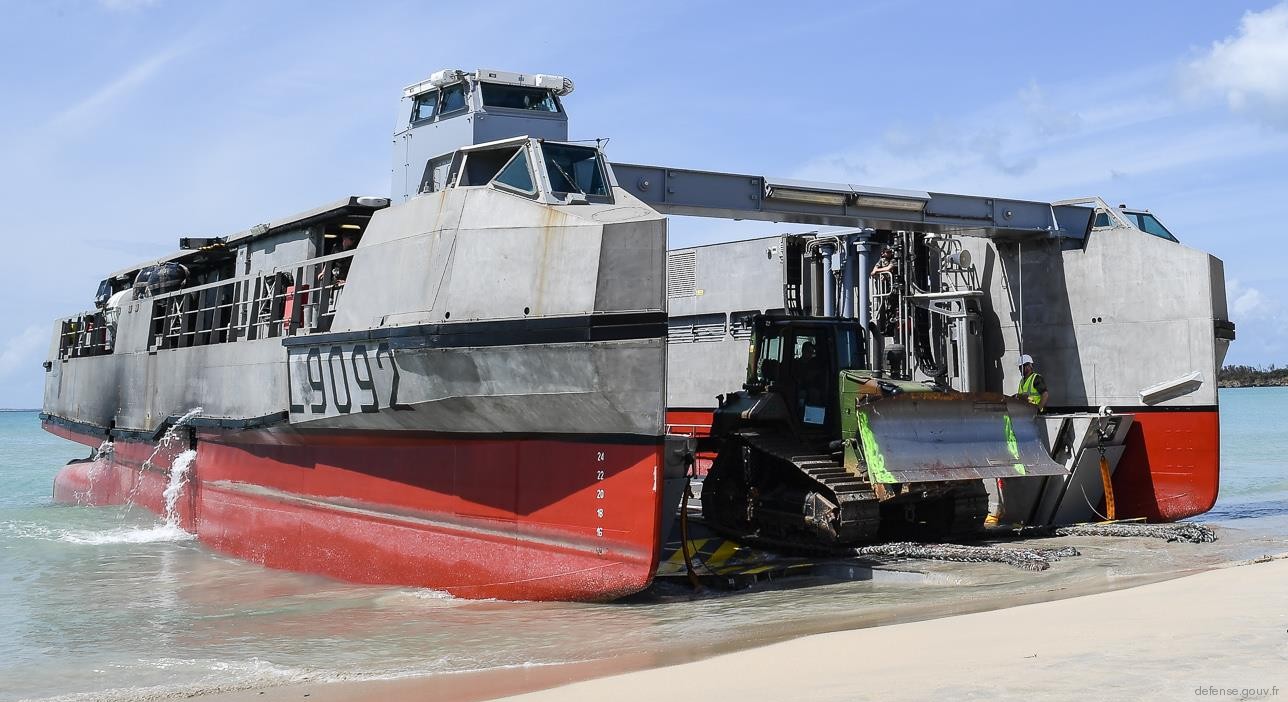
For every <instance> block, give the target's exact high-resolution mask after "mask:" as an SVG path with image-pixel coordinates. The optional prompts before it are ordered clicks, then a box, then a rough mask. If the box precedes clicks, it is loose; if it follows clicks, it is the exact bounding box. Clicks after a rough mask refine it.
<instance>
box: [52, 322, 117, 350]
mask: <svg viewBox="0 0 1288 702" xmlns="http://www.w3.org/2000/svg"><path fill="white" fill-rule="evenodd" d="M111 352H112V335H111V331H110V328H109V325H108V324H107V323H106V322H105V321H104V318H103V313H102V312H85V313H84V314H80V315H77V316H75V317H68V318H67V319H64V320H62V321H61V322H60V323H59V332H58V358H59V359H67V358H83V357H86V356H102V355H104V354H109V353H111Z"/></svg>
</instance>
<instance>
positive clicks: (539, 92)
mask: <svg viewBox="0 0 1288 702" xmlns="http://www.w3.org/2000/svg"><path fill="white" fill-rule="evenodd" d="M481 87H482V90H483V106H484V107H504V108H506V109H510V110H532V111H534V112H558V111H559V105H558V104H557V103H555V96H554V95H553V94H551V92H550V91H549V90H546V89H545V88H531V87H528V86H524V85H497V84H495V83H483V84H482V85H481Z"/></svg>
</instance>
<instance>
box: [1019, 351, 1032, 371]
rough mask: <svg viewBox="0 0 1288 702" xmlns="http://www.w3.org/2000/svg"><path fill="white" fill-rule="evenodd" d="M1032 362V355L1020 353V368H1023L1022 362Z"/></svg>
mask: <svg viewBox="0 0 1288 702" xmlns="http://www.w3.org/2000/svg"><path fill="white" fill-rule="evenodd" d="M1032 362H1033V357H1032V356H1030V355H1028V354H1027V353H1026V354H1021V355H1020V368H1023V367H1024V364H1026V363H1032Z"/></svg>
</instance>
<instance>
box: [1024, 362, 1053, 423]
mask: <svg viewBox="0 0 1288 702" xmlns="http://www.w3.org/2000/svg"><path fill="white" fill-rule="evenodd" d="M1049 395H1050V393H1048V392H1047V385H1046V381H1045V380H1043V379H1042V376H1041V375H1040V374H1038V373H1036V372H1034V370H1033V357H1032V356H1030V355H1028V354H1027V353H1026V354H1023V355H1022V356H1020V391H1019V392H1018V393H1016V395H1015V397H1016V399H1020V400H1028V401H1029V402H1031V403H1033V404H1035V405H1037V406H1038V411H1039V412H1043V411H1046V403H1047V397H1048V396H1049Z"/></svg>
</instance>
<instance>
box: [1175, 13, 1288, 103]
mask: <svg viewBox="0 0 1288 702" xmlns="http://www.w3.org/2000/svg"><path fill="white" fill-rule="evenodd" d="M1187 73H1188V76H1189V78H1190V79H1191V81H1192V83H1193V85H1194V87H1196V88H1198V89H1199V90H1200V91H1204V92H1214V93H1218V94H1220V95H1222V96H1224V97H1225V100H1226V103H1227V104H1229V106H1230V109H1232V110H1234V111H1236V112H1242V113H1245V114H1248V115H1251V116H1254V117H1256V118H1258V119H1261V120H1264V121H1266V122H1268V123H1270V124H1273V125H1276V126H1279V127H1284V128H1288V2H1281V3H1279V4H1278V5H1275V6H1274V7H1272V8H1270V9H1268V10H1265V11H1263V12H1249V13H1247V14H1245V15H1244V16H1243V20H1242V21H1240V23H1239V32H1238V34H1237V35H1235V36H1231V37H1227V38H1225V39H1223V40H1221V41H1218V42H1214V43H1213V44H1212V48H1211V49H1210V50H1208V51H1207V52H1206V53H1205V54H1204V55H1203V56H1201V57H1200V58H1198V59H1197V60H1195V61H1193V62H1192V63H1190V65H1189V66H1188V71H1187Z"/></svg>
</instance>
